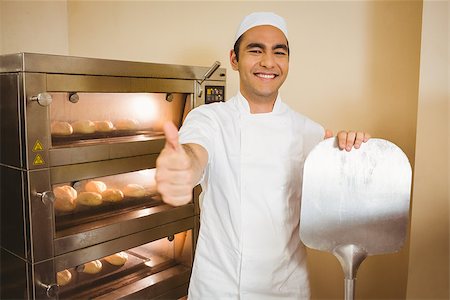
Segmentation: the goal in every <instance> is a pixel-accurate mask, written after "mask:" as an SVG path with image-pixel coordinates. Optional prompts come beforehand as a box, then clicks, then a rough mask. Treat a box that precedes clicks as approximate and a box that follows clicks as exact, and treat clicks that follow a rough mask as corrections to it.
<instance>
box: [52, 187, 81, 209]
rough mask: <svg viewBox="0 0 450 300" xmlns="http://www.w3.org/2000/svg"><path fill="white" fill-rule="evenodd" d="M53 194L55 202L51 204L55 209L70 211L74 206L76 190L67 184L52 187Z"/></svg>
mask: <svg viewBox="0 0 450 300" xmlns="http://www.w3.org/2000/svg"><path fill="white" fill-rule="evenodd" d="M53 194H54V195H55V198H56V199H55V202H54V203H53V206H54V207H55V209H56V210H58V211H62V212H71V211H73V210H74V209H75V208H76V206H77V203H76V199H77V191H76V190H75V189H74V188H73V187H71V186H68V185H63V186H58V187H56V188H54V189H53Z"/></svg>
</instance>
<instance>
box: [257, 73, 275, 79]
mask: <svg viewBox="0 0 450 300" xmlns="http://www.w3.org/2000/svg"><path fill="white" fill-rule="evenodd" d="M256 76H258V77H261V78H267V79H271V78H275V75H274V74H256Z"/></svg>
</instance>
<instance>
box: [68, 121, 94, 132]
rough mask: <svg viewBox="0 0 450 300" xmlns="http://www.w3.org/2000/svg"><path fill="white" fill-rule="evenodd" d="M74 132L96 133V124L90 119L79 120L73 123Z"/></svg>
mask: <svg viewBox="0 0 450 300" xmlns="http://www.w3.org/2000/svg"><path fill="white" fill-rule="evenodd" d="M72 128H73V132H75V133H83V134H86V133H94V132H95V124H94V122H92V121H89V120H78V121H75V122H73V123H72Z"/></svg>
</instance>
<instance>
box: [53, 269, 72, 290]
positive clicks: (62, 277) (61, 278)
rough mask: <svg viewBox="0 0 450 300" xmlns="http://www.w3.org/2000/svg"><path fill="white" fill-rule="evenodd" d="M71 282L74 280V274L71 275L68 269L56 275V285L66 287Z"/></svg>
mask: <svg viewBox="0 0 450 300" xmlns="http://www.w3.org/2000/svg"><path fill="white" fill-rule="evenodd" d="M71 280H72V273H70V271H69V270H67V269H66V270H63V271H61V272H58V273H56V283H57V284H58V285H59V286H65V285H66V284H68V283H69V282H70V281H71Z"/></svg>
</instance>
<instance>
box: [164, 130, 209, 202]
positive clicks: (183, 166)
mask: <svg viewBox="0 0 450 300" xmlns="http://www.w3.org/2000/svg"><path fill="white" fill-rule="evenodd" d="M164 134H165V136H166V144H165V145H164V149H163V150H162V151H161V153H160V155H159V156H158V159H157V160H156V175H155V180H156V185H157V190H158V192H159V193H160V194H161V196H162V199H163V201H164V202H166V203H167V204H170V205H173V206H179V205H184V204H187V203H189V202H190V201H191V200H192V189H193V188H194V186H195V185H196V184H197V181H198V180H199V179H200V177H201V174H202V173H203V169H204V167H205V165H206V162H207V160H208V158H207V152H206V150H205V149H204V148H203V147H202V146H199V145H196V144H187V145H180V143H179V141H178V130H177V128H176V127H175V125H174V124H173V123H171V122H167V123H165V124H164Z"/></svg>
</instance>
